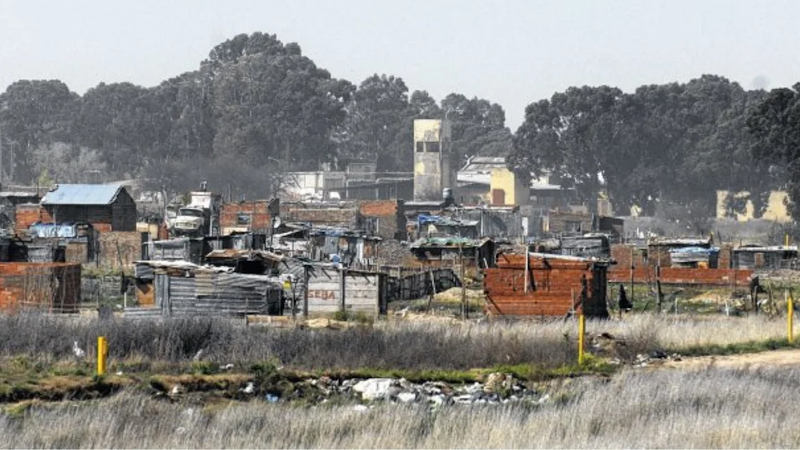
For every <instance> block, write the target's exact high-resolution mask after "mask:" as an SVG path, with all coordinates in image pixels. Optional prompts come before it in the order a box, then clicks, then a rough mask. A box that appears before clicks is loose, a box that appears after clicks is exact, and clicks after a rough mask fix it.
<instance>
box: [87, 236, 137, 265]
mask: <svg viewBox="0 0 800 450" xmlns="http://www.w3.org/2000/svg"><path fill="white" fill-rule="evenodd" d="M97 241H98V247H99V254H98V255H97V264H98V265H99V266H101V267H104V268H109V269H119V268H120V261H121V262H122V268H124V269H131V268H132V267H133V263H134V261H138V260H140V259H141V258H142V236H141V233H139V232H138V231H109V232H105V233H100V234H99V237H98V239H97Z"/></svg>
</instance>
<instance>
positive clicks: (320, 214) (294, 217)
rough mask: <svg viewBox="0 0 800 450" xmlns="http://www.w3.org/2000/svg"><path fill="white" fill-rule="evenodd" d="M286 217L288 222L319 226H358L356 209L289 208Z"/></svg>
mask: <svg viewBox="0 0 800 450" xmlns="http://www.w3.org/2000/svg"><path fill="white" fill-rule="evenodd" d="M286 216H287V217H285V219H286V220H288V221H290V222H309V223H311V224H313V225H319V226H325V225H327V226H342V227H350V228H357V227H358V226H359V224H360V220H359V212H358V209H357V208H289V210H288V212H287V214H286Z"/></svg>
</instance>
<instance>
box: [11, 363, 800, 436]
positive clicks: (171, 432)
mask: <svg viewBox="0 0 800 450" xmlns="http://www.w3.org/2000/svg"><path fill="white" fill-rule="evenodd" d="M798 376H800V371H798V370H797V369H786V368H782V369H772V370H764V369H762V370H755V371H751V370H723V369H706V370H704V371H689V372H677V371H666V370H665V371H656V372H652V371H642V372H626V373H622V374H620V375H619V376H616V377H614V378H612V379H611V380H596V379H588V378H584V379H578V380H575V381H574V382H572V383H569V384H567V385H566V386H564V387H561V388H560V389H559V390H557V391H553V392H551V393H550V396H549V400H547V401H545V402H544V403H541V404H539V405H525V404H508V405H498V406H478V405H474V406H463V405H451V406H444V407H442V408H441V409H437V410H431V409H429V408H428V407H427V406H424V405H396V404H386V405H381V404H378V405H376V406H374V407H373V408H371V409H368V410H366V411H357V410H354V409H353V408H352V406H351V405H330V406H320V407H317V408H308V407H304V406H293V405H290V404H268V403H266V402H261V401H251V402H248V403H245V404H242V403H235V402H234V403H227V406H225V405H221V404H220V405H215V406H213V407H208V408H204V409H198V408H196V406H195V405H191V406H189V405H186V404H181V403H170V402H163V401H156V400H153V399H151V398H149V397H147V396H144V395H141V394H137V393H132V392H123V393H121V394H118V395H116V396H114V397H110V398H107V399H104V400H100V401H91V402H82V403H81V404H73V403H66V404H58V405H53V404H46V403H37V402H32V403H25V404H23V405H20V407H19V408H17V409H16V410H14V411H7V412H6V413H3V414H0V435H2V436H4V438H5V440H4V442H3V445H4V446H8V447H54V446H59V445H66V446H69V447H109V446H113V447H145V448H152V447H182V448H184V447H193V448H196V447H234V448H241V447H314V448H319V447H328V448H329V447H337V448H340V447H354V448H365V447H366V448H375V447H377V448H387V447H391V448H397V447H407V448H420V447H424V448H498V447H514V448H517V447H525V448H552V447H570V448H598V447H615V448H617V447H636V448H639V447H648V448H652V447H659V448H664V447H666V448H686V447H700V448H707V447H712V448H719V447H794V446H796V444H797V442H798V441H800V431H798V429H797V427H795V426H794V422H793V421H792V420H787V419H790V418H791V417H793V416H794V413H795V410H796V405H797V404H798V402H800V392H798V391H797V390H796V389H795V388H794V387H795V385H796V380H797V378H798ZM21 411H24V412H21ZM288 424H290V426H289V425H288Z"/></svg>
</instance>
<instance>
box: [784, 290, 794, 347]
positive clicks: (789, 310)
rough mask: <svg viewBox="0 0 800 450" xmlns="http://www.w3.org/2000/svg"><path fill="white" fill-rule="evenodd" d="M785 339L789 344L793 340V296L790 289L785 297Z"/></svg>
mask: <svg viewBox="0 0 800 450" xmlns="http://www.w3.org/2000/svg"><path fill="white" fill-rule="evenodd" d="M786 339H787V340H788V341H789V343H790V344H791V343H792V342H793V341H794V296H792V292H791V291H789V292H788V296H787V299H786Z"/></svg>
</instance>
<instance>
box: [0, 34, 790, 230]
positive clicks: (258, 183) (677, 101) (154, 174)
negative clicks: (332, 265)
mask: <svg viewBox="0 0 800 450" xmlns="http://www.w3.org/2000/svg"><path fill="white" fill-rule="evenodd" d="M799 90H800V85H796V86H795V87H794V88H792V89H776V90H773V91H771V92H765V91H762V90H745V89H743V88H742V87H741V86H740V85H739V84H737V83H735V82H731V81H729V80H727V79H725V78H723V77H720V76H715V75H703V76H701V77H699V78H697V79H694V80H691V81H689V82H687V83H667V84H660V85H645V86H641V87H639V88H637V89H636V90H635V91H633V92H630V93H626V92H623V91H621V90H620V89H618V88H615V87H609V86H597V87H590V86H583V87H572V88H569V89H567V90H565V91H564V92H558V93H556V94H554V95H553V96H552V97H551V98H549V99H544V100H540V101H536V102H533V103H531V104H530V105H528V106H527V108H526V110H525V120H524V122H523V124H522V125H521V126H520V127H519V128H518V130H517V131H516V133H513V134H512V133H511V131H510V130H509V129H508V128H507V127H506V125H505V111H504V110H503V108H502V107H501V106H500V105H498V104H496V103H492V102H491V101H489V100H486V99H480V98H468V97H466V96H464V95H461V94H458V93H452V94H450V95H448V96H446V97H445V98H443V99H441V101H438V102H437V101H436V99H434V98H433V97H432V96H431V95H429V94H428V93H427V92H426V91H423V90H416V91H413V92H409V89H408V87H407V86H406V84H405V82H404V81H403V80H402V78H400V77H396V76H391V75H378V74H375V75H372V76H370V77H368V78H367V79H365V80H363V81H362V82H361V83H360V84H358V85H355V84H353V83H351V82H350V81H348V80H344V79H337V78H335V77H333V76H331V74H330V73H329V72H328V71H326V70H325V69H323V68H320V67H318V66H317V65H316V64H315V63H314V62H313V61H312V60H311V59H310V58H308V57H307V56H304V55H303V54H302V52H301V49H300V47H299V46H298V45H297V44H295V43H287V44H284V43H282V42H281V41H280V40H278V39H277V37H276V36H274V35H269V34H264V33H253V34H250V35H245V34H242V35H238V36H236V37H234V38H232V39H230V40H227V41H225V42H223V43H221V44H219V45H217V46H216V47H214V48H213V49H212V50H211V51H210V53H209V56H208V58H207V59H205V60H204V61H202V62H201V63H200V66H199V68H198V69H197V70H194V71H191V72H187V73H184V74H181V75H179V76H177V77H174V78H171V79H168V80H166V81H164V82H162V83H160V84H159V85H158V86H155V87H151V88H145V87H141V86H137V85H134V84H131V83H110V84H106V83H101V84H99V85H97V86H95V87H93V88H91V89H89V90H88V91H87V92H86V93H85V94H83V95H78V94H76V93H75V92H72V91H71V90H70V89H69V88H68V86H67V85H65V84H64V83H63V82H61V81H58V80H21V81H18V82H15V83H13V84H11V85H10V86H8V88H7V89H6V90H5V92H4V93H2V94H0V146H1V147H2V150H3V151H2V154H1V155H0V156H1V157H0V176H2V179H3V180H13V181H16V182H19V183H36V182H40V183H45V184H46V183H48V182H53V181H58V182H86V181H111V180H118V179H126V178H137V179H142V180H145V181H146V184H147V185H148V186H149V187H151V188H158V189H165V190H167V191H171V192H179V191H181V190H185V189H189V188H191V187H194V186H196V185H197V184H198V183H199V181H200V180H208V181H209V184H210V185H211V186H212V187H214V188H215V189H218V190H223V189H226V188H230V190H231V191H232V193H233V195H234V196H235V197H237V198H238V197H240V196H244V195H247V196H249V197H251V198H253V197H265V196H268V195H270V193H271V191H272V190H274V189H275V180H276V179H280V178H281V177H282V174H283V173H285V172H286V171H288V170H316V169H317V168H318V167H319V164H320V163H323V162H327V163H331V164H332V165H333V166H337V165H338V166H340V167H341V166H343V162H344V161H347V160H352V159H367V160H372V161H376V162H377V166H378V170H380V171H393V172H410V171H411V168H412V160H413V153H412V148H411V145H412V144H411V142H412V121H413V120H414V119H416V118H447V119H449V120H451V121H452V122H453V127H452V128H453V145H452V148H453V151H454V153H455V154H454V155H453V156H454V157H455V158H456V159H457V160H458V161H460V162H463V161H464V160H466V158H468V157H469V156H473V155H506V156H508V162H509V166H510V168H513V169H522V170H524V171H531V172H533V173H534V174H544V173H548V174H551V176H552V177H554V178H555V179H557V180H558V182H559V183H561V184H562V185H564V186H567V187H572V188H574V191H575V193H576V195H577V197H578V198H579V199H580V200H582V201H583V202H584V203H586V204H587V205H588V206H589V207H590V208H593V207H594V205H596V202H595V199H596V198H597V195H598V194H599V193H601V192H604V193H606V194H607V195H608V197H609V198H610V199H611V200H612V203H613V204H614V206H615V209H616V211H617V212H618V213H619V214H626V213H627V211H628V209H629V208H630V207H631V206H634V205H635V206H637V207H639V208H641V209H642V210H643V212H644V213H645V214H654V213H657V212H659V211H662V212H665V211H666V212H667V213H668V214H671V215H684V216H686V217H691V216H695V215H703V216H708V214H709V212H711V211H713V208H714V202H715V200H716V191H717V190H720V189H724V190H729V191H732V192H736V191H750V192H751V198H752V199H753V200H754V202H755V203H756V208H757V210H763V208H764V207H765V204H766V202H765V200H766V198H767V195H768V192H769V190H771V189H776V188H785V189H788V190H789V191H790V194H792V197H793V198H800V197H798V195H800V182H796V181H794V180H798V179H800V178H798V177H797V176H792V175H794V174H796V173H797V172H798V171H800V150H798V149H800V93H798V92H799Z"/></svg>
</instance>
